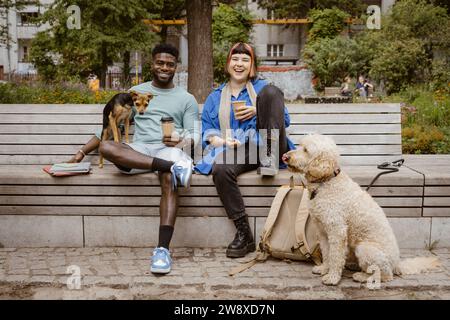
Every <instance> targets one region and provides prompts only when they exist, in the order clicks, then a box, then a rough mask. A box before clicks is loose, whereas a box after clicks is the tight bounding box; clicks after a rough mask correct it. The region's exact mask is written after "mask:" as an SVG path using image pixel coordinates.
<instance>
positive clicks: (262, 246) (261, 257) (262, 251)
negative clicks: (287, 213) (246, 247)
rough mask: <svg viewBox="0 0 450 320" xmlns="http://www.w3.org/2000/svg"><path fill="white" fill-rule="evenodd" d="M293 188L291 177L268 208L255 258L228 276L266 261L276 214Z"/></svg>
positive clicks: (230, 272)
mask: <svg viewBox="0 0 450 320" xmlns="http://www.w3.org/2000/svg"><path fill="white" fill-rule="evenodd" d="M294 188H296V187H295V185H294V180H293V177H291V179H290V183H289V185H283V186H281V187H280V188H279V189H278V191H277V194H276V195H275V198H274V199H273V201H272V205H271V207H270V211H269V215H268V216H267V219H266V223H265V224H264V229H263V232H262V235H261V239H260V241H259V245H258V248H257V250H256V257H255V258H253V259H252V260H250V261H247V262H245V263H243V264H241V265H239V266H237V267H235V268H232V269H231V270H230V271H229V272H228V275H230V276H234V275H235V274H237V273H240V272H242V271H245V270H247V269H249V268H251V267H253V266H254V265H255V264H256V262H258V261H266V260H267V258H268V257H269V255H270V248H269V247H268V246H267V239H268V238H269V237H270V234H271V233H272V229H273V226H274V224H275V221H276V220H277V217H278V214H279V213H280V209H281V206H282V205H283V201H284V198H286V196H287V195H288V193H289V192H290V191H291V190H293V189H294Z"/></svg>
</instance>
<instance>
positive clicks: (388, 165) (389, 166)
mask: <svg viewBox="0 0 450 320" xmlns="http://www.w3.org/2000/svg"><path fill="white" fill-rule="evenodd" d="M404 162H405V159H399V160H396V161H393V162H383V163H382V164H379V165H378V166H377V168H378V169H380V170H384V171H382V172H380V173H379V174H377V175H376V176H375V178H373V180H372V182H371V183H370V184H369V186H368V187H367V188H366V191H369V189H370V188H371V187H372V185H373V184H374V183H375V181H377V179H378V178H379V177H380V176H382V175H383V174H388V173H392V172H398V171H399V170H400V167H401V166H402V165H403V163H404Z"/></svg>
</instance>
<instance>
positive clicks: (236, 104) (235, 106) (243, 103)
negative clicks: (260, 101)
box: [232, 101, 247, 118]
mask: <svg viewBox="0 0 450 320" xmlns="http://www.w3.org/2000/svg"><path fill="white" fill-rule="evenodd" d="M246 103H247V102H246V101H233V102H232V105H233V112H234V117H235V118H236V113H237V112H238V109H240V108H242V107H245V106H246Z"/></svg>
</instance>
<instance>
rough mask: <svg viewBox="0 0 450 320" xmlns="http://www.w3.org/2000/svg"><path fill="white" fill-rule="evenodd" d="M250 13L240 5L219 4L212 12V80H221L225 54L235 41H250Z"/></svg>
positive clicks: (223, 79) (251, 26) (222, 78)
mask: <svg viewBox="0 0 450 320" xmlns="http://www.w3.org/2000/svg"><path fill="white" fill-rule="evenodd" d="M251 18H252V17H251V15H250V13H249V12H248V10H247V9H245V8H243V7H242V6H237V7H236V8H234V7H232V6H229V5H227V4H219V6H218V7H217V8H216V9H215V10H214V12H213V25H212V38H213V48H214V56H213V58H214V80H215V82H223V81H225V79H226V76H225V74H224V68H225V62H226V55H227V52H228V50H229V49H230V47H231V46H232V45H233V44H234V43H236V42H247V43H248V42H250V32H251V30H252V28H253V25H252V22H251Z"/></svg>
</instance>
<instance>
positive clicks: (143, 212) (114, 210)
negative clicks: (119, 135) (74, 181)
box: [0, 206, 422, 217]
mask: <svg viewBox="0 0 450 320" xmlns="http://www.w3.org/2000/svg"><path fill="white" fill-rule="evenodd" d="M0 208H1V210H2V213H3V214H4V215H46V216H47V215H49V216H52V215H53V216H72V215H76V216H80V215H83V216H159V208H158V207H96V206H91V207H76V206H73V207H69V206H23V207H22V206H2V207H0ZM383 210H384V212H385V214H386V215H387V216H388V217H389V216H392V217H420V216H421V214H422V209H421V208H390V207H386V208H383ZM246 212H247V214H248V215H249V216H251V217H267V214H268V213H269V208H246ZM177 216H191V217H192V216H194V217H195V216H197V217H204V216H210V217H226V213H225V209H224V208H223V207H211V208H208V207H180V208H179V209H178V213H177Z"/></svg>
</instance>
